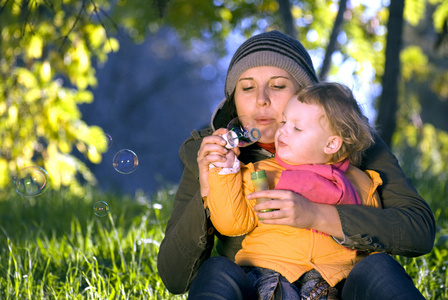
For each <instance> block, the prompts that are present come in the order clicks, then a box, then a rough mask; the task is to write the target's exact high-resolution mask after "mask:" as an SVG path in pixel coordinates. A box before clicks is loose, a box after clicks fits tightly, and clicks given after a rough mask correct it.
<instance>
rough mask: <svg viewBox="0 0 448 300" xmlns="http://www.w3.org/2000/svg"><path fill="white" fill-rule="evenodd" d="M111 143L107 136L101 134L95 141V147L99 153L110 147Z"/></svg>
mask: <svg viewBox="0 0 448 300" xmlns="http://www.w3.org/2000/svg"><path fill="white" fill-rule="evenodd" d="M112 142H113V141H112V137H111V136H110V135H109V134H107V133H105V134H101V135H99V136H98V138H97V139H96V147H97V148H98V149H99V150H101V151H107V150H109V149H110V147H111V146H112Z"/></svg>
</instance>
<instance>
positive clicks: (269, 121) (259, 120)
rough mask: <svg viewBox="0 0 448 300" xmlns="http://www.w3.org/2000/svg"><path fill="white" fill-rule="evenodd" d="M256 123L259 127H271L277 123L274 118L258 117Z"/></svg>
mask: <svg viewBox="0 0 448 300" xmlns="http://www.w3.org/2000/svg"><path fill="white" fill-rule="evenodd" d="M255 121H256V122H257V124H259V125H270V124H272V123H274V122H276V120H275V119H273V118H269V117H256V118H255Z"/></svg>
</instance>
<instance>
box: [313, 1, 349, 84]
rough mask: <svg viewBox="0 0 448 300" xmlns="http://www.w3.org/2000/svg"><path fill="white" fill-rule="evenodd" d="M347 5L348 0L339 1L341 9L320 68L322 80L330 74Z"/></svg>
mask: <svg viewBox="0 0 448 300" xmlns="http://www.w3.org/2000/svg"><path fill="white" fill-rule="evenodd" d="M346 7H347V0H340V1H339V10H338V14H337V16H336V20H335V21H334V25H333V31H332V32H331V36H330V41H329V42H328V46H327V51H326V52H325V58H324V61H323V63H322V67H321V68H320V74H319V78H320V80H325V79H326V78H327V76H328V72H329V71H330V67H331V56H332V55H333V52H334V51H335V50H336V45H337V40H338V35H339V32H341V27H342V22H343V21H344V12H345V9H346Z"/></svg>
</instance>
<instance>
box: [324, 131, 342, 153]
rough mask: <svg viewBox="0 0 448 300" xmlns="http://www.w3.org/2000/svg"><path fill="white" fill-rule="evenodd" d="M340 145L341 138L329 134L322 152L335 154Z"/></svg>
mask: <svg viewBox="0 0 448 300" xmlns="http://www.w3.org/2000/svg"><path fill="white" fill-rule="evenodd" d="M341 147H342V138H341V137H340V136H337V135H333V136H330V137H329V138H328V141H327V144H326V145H325V148H324V152H325V153H326V154H335V153H336V152H338V151H339V149H341Z"/></svg>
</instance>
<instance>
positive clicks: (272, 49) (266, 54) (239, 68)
mask: <svg viewBox="0 0 448 300" xmlns="http://www.w3.org/2000/svg"><path fill="white" fill-rule="evenodd" d="M261 66H273V67H277V68H280V69H283V70H285V71H286V72H288V73H289V74H291V76H292V77H293V78H294V79H295V80H296V81H297V83H298V84H299V85H300V86H307V85H310V84H311V83H315V82H318V81H319V79H318V78H317V76H316V73H315V71H314V67H313V62H312V61H311V57H310V55H309V54H308V52H307V51H306V49H305V48H304V47H303V45H302V44H301V43H300V42H299V41H298V40H296V39H293V38H292V37H290V36H288V35H286V34H283V33H281V32H279V31H269V32H265V33H261V34H258V35H255V36H253V37H251V38H249V39H248V40H246V41H245V42H244V43H243V44H242V45H241V46H240V47H239V48H238V50H237V51H236V52H235V54H234V55H233V58H232V60H231V61H230V65H229V69H228V70H227V78H226V85H225V90H224V92H225V95H226V98H227V99H229V98H230V95H232V93H233V91H234V90H235V87H236V83H237V81H238V78H239V77H240V76H241V74H242V73H244V72H245V71H246V70H248V69H251V68H254V67H261Z"/></svg>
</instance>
